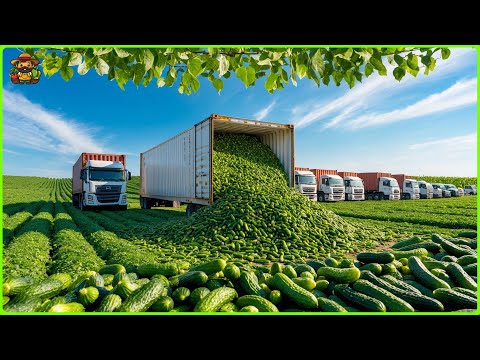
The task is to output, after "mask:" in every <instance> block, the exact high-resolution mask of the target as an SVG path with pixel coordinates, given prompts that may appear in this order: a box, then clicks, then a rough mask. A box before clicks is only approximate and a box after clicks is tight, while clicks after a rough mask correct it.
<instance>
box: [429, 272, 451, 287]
mask: <svg viewBox="0 0 480 360" xmlns="http://www.w3.org/2000/svg"><path fill="white" fill-rule="evenodd" d="M431 273H432V274H433V275H435V276H436V277H438V278H439V279H440V280H443V281H445V282H446V283H447V284H448V285H449V286H450V287H451V288H453V287H455V284H454V282H453V281H452V279H451V278H450V276H448V274H447V272H446V271H445V270H442V269H433V270H432V271H431Z"/></svg>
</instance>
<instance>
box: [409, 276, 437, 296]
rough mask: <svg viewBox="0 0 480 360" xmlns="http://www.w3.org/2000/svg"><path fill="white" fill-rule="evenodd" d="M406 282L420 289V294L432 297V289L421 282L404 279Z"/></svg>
mask: <svg viewBox="0 0 480 360" xmlns="http://www.w3.org/2000/svg"><path fill="white" fill-rule="evenodd" d="M404 281H405V283H406V284H408V285H411V286H413V287H414V288H415V289H417V290H418V291H420V293H421V294H422V295H425V296H428V297H433V291H432V290H430V289H429V288H426V287H425V286H423V285H422V284H420V283H418V282H416V281H415V280H404Z"/></svg>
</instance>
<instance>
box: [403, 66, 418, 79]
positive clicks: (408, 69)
mask: <svg viewBox="0 0 480 360" xmlns="http://www.w3.org/2000/svg"><path fill="white" fill-rule="evenodd" d="M406 70H407V72H408V73H409V74H411V75H413V76H414V77H415V76H417V74H418V71H419V69H418V68H417V69H416V70H414V69H412V68H410V67H407V69H406Z"/></svg>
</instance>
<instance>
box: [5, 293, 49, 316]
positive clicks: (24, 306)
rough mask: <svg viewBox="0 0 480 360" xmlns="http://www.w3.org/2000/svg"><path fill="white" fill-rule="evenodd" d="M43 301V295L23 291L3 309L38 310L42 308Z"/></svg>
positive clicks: (9, 310)
mask: <svg viewBox="0 0 480 360" xmlns="http://www.w3.org/2000/svg"><path fill="white" fill-rule="evenodd" d="M42 303H43V300H42V297H40V296H38V295H33V296H31V295H28V294H25V293H22V294H20V295H17V296H16V297H15V299H13V300H12V301H10V302H8V304H6V305H5V306H4V307H3V310H4V311H8V312H37V311H39V310H40V309H41V306H42Z"/></svg>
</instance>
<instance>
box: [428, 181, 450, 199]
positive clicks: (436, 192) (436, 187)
mask: <svg viewBox="0 0 480 360" xmlns="http://www.w3.org/2000/svg"><path fill="white" fill-rule="evenodd" d="M432 186H433V197H438V198H441V197H444V198H449V197H451V196H452V193H451V192H450V191H448V190H447V189H446V188H445V185H443V184H440V183H432Z"/></svg>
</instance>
